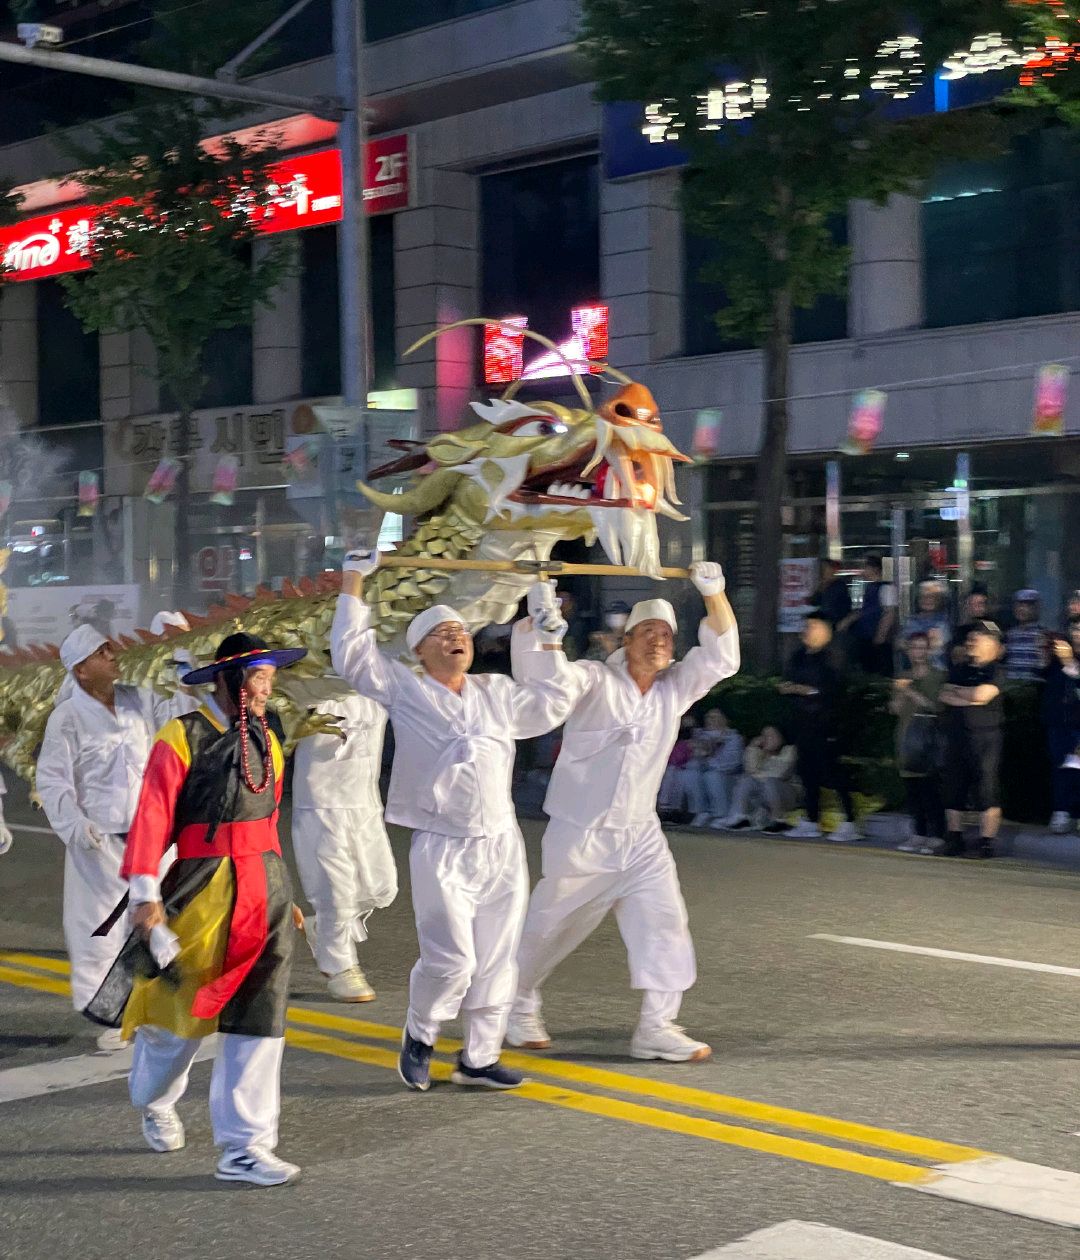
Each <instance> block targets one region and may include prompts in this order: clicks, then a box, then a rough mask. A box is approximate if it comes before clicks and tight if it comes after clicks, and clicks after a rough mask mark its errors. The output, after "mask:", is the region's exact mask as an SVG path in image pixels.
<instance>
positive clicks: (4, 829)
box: [0, 774, 14, 857]
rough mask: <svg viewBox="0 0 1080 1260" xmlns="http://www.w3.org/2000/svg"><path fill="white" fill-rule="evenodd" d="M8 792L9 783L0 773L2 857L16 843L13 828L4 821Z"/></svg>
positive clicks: (0, 851)
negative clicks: (5, 798)
mask: <svg viewBox="0 0 1080 1260" xmlns="http://www.w3.org/2000/svg"><path fill="white" fill-rule="evenodd" d="M6 792H7V784H6V783H5V782H4V776H3V775H2V774H0V857H3V855H4V854H5V853H7V852H8V851H9V849H10V848H11V846H12V844H13V843H14V838H13V837H12V834H11V828H10V827H9V826H8V825H7V823H6V822H5V821H4V795H5V794H6Z"/></svg>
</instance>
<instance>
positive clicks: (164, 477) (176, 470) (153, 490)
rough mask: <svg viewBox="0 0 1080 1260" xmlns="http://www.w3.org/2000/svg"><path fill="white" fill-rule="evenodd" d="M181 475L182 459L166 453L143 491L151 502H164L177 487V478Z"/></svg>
mask: <svg viewBox="0 0 1080 1260" xmlns="http://www.w3.org/2000/svg"><path fill="white" fill-rule="evenodd" d="M179 475H180V461H179V460H178V459H173V458H172V456H170V455H166V456H165V458H164V459H162V460H161V461H159V463H158V466H157V467H156V468H155V469H154V471H153V472H152V473H151V474H150V480H149V481H148V482H147V483H146V490H145V491H144V492H143V493H144V494H145V496H146V498H147V499H149V500H150V502H151V503H164V502H165V500H166V499H167V498H168V497H169V495H170V494H172V492H173V490H175V489H176V479H177V477H178V476H179Z"/></svg>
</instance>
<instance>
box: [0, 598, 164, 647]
mask: <svg viewBox="0 0 1080 1260" xmlns="http://www.w3.org/2000/svg"><path fill="white" fill-rule="evenodd" d="M8 617H9V618H10V619H11V622H12V625H13V627H14V634H15V640H16V642H17V643H18V646H19V647H26V646H27V645H28V644H31V643H57V644H59V643H60V642H61V641H62V640H63V639H65V638H66V637H67V636H68V634H70V633H71V631H72V630H73V629H74V628H75V627H76V626H78V625H82V624H84V623H88V624H90V625H93V626H96V627H97V628H98V629H99V630H100V631H101V633H102V634H104V635H107V636H108V637H109V638H110V639H115V638H117V637H118V636H119V635H121V634H132V633H133V631H134V630H135V627H136V625H137V624H138V621H139V588H138V586H68V585H63V584H58V585H56V586H22V587H14V588H10V587H9V588H8ZM8 646H10V644H9V645H8Z"/></svg>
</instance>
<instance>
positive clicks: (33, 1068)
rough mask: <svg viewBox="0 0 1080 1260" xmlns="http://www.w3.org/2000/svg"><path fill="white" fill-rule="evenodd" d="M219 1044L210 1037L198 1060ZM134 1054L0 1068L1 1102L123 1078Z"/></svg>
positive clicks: (78, 1057)
mask: <svg viewBox="0 0 1080 1260" xmlns="http://www.w3.org/2000/svg"><path fill="white" fill-rule="evenodd" d="M216 1047H217V1038H216V1037H207V1039H206V1041H204V1042H203V1044H202V1045H201V1046H200V1047H199V1051H198V1053H197V1054H196V1056H195V1061H196V1063H198V1062H199V1061H200V1060H203V1059H212V1058H213V1057H214V1051H215V1049H216ZM131 1054H132V1051H131V1049H130V1047H129V1048H127V1049H125V1050H112V1051H99V1052H98V1053H97V1054H78V1055H75V1057H74V1058H70V1059H52V1060H50V1061H48V1062H46V1063H30V1064H27V1065H26V1066H25V1067H16V1068H8V1069H7V1070H6V1071H4V1072H0V1103H6V1102H18V1101H19V1100H20V1099H24V1098H37V1097H39V1096H40V1095H42V1094H56V1093H59V1092H60V1091H62V1090H65V1089H83V1088H85V1087H86V1086H88V1085H103V1084H104V1083H105V1082H106V1081H116V1080H120V1079H121V1078H122V1077H125V1076H127V1074H128V1072H130V1071H131Z"/></svg>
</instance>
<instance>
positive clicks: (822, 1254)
mask: <svg viewBox="0 0 1080 1260" xmlns="http://www.w3.org/2000/svg"><path fill="white" fill-rule="evenodd" d="M694 1260H949V1257H948V1256H942V1255H939V1254H938V1253H937V1252H936V1251H920V1250H918V1249H917V1248H915V1247H904V1246H902V1245H900V1244H899V1243H891V1242H885V1241H884V1239H881V1238H870V1237H868V1236H867V1235H866V1234H850V1233H848V1231H847V1230H845V1229H833V1228H832V1227H831V1226H829V1225H818V1224H815V1223H814V1222H812V1221H784V1222H783V1224H781V1225H771V1226H770V1227H769V1228H768V1229H759V1230H756V1231H755V1232H754V1233H752V1234H747V1235H746V1237H745V1238H740V1239H739V1240H738V1241H737V1242H733V1243H728V1245H727V1246H726V1247H717V1248H716V1249H715V1250H713V1251H706V1252H704V1253H703V1254H702V1255H700V1256H695V1257H694Z"/></svg>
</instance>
